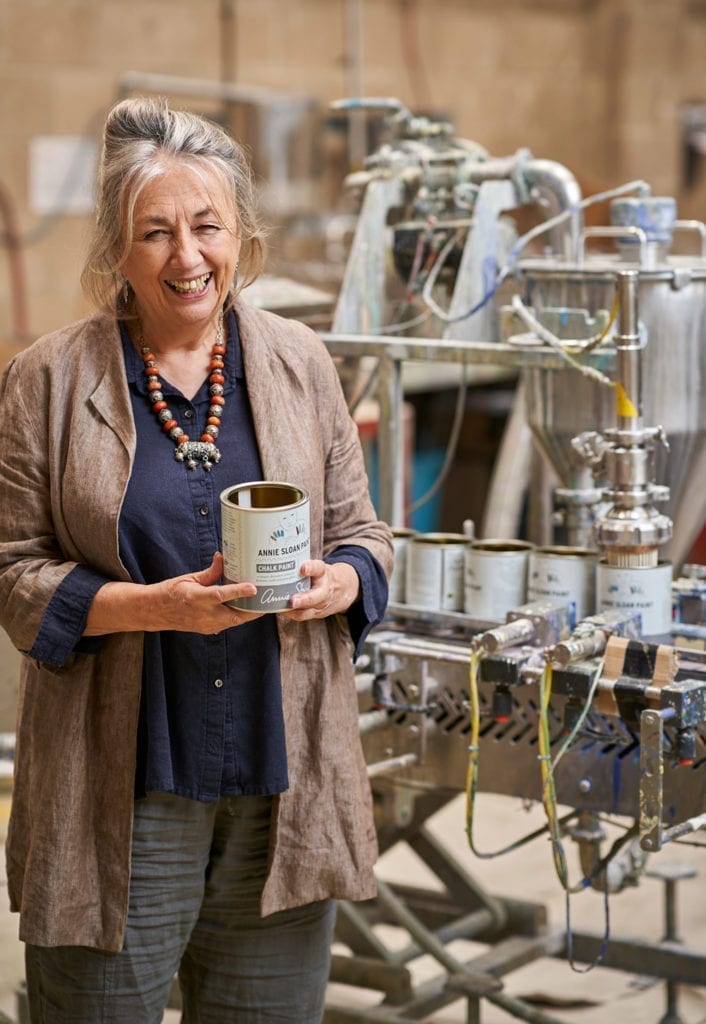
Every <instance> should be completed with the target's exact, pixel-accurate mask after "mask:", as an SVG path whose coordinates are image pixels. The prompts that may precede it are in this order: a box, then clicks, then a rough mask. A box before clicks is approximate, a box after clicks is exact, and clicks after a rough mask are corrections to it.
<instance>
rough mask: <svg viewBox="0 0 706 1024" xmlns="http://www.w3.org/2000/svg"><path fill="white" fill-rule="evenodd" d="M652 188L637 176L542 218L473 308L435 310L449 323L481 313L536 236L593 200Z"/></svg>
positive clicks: (509, 255)
mask: <svg viewBox="0 0 706 1024" xmlns="http://www.w3.org/2000/svg"><path fill="white" fill-rule="evenodd" d="M649 191H650V186H649V185H648V184H647V182H645V181H642V180H639V179H638V180H635V181H629V182H626V183H625V184H624V185H619V186H617V187H616V188H612V189H608V190H607V191H605V192H597V193H595V195H592V196H588V197H587V198H586V199H582V200H581V201H580V202H578V203H574V204H572V205H571V206H568V207H567V208H566V209H565V210H562V211H561V212H560V213H558V214H556V215H555V216H554V217H550V218H549V220H545V221H542V223H541V224H537V225H536V226H535V227H533V228H531V229H530V230H529V231H527V232H525V234H524V235H521V236H520V237H519V238H518V239H517V241H516V242H515V244H514V245H513V247H512V249H511V250H510V253H509V254H508V257H507V260H506V261H505V264H504V265H503V267H502V268H501V269H500V270H499V271H498V272H497V273H496V274H495V275H494V280H493V282H492V283H489V284H487V285H486V290H485V292H484V294H483V296H482V297H481V299H480V300H479V301H478V302H476V303H475V304H474V305H473V306H471V308H470V309H468V310H466V312H465V313H460V314H458V315H456V316H450V315H449V314H448V313H446V312H445V311H444V310H442V309H441V307H440V306H438V305H437V304H436V303H434V304H433V306H432V308H433V309H434V312H435V313H436V315H437V316H439V317H440V318H441V319H442V320H443V321H444V323H447V324H453V323H459V322H460V321H461V320H467V319H468V318H469V317H471V316H473V315H474V314H475V313H478V312H479V311H480V310H481V309H482V308H483V307H484V306H485V305H486V304H487V303H488V302H490V300H491V299H492V298H493V296H494V295H495V293H496V292H497V290H498V288H499V287H500V285H501V284H502V283H503V282H504V281H505V280H506V278H508V277H509V276H510V274H511V273H512V271H513V270H514V267H515V264H516V263H517V260H518V258H519V256H520V253H521V252H522V250H523V249H524V248H525V246H527V245H529V243H530V242H531V241H533V240H534V239H535V238H538V237H539V236H540V235H543V234H545V233H546V232H547V231H551V230H552V229H553V228H555V227H559V225H561V224H563V223H564V222H565V221H566V220H568V219H569V218H570V217H574V216H575V215H576V214H577V213H579V212H581V211H582V210H585V209H587V208H588V207H589V206H592V205H593V204H594V203H599V202H603V201H604V200H606V199H614V198H615V197H616V196H621V195H625V194H626V193H627V192H648V193H649ZM430 290H431V289H430V288H427V287H426V286H425V289H424V292H423V298H424V300H425V301H427V296H428V294H429V292H430Z"/></svg>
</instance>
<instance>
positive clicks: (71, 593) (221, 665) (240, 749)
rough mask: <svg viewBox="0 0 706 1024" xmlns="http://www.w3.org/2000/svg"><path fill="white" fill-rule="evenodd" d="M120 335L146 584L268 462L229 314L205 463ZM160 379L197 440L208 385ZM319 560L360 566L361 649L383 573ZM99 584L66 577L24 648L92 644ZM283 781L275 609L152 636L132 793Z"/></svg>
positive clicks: (126, 511) (126, 518) (277, 788)
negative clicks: (194, 458)
mask: <svg viewBox="0 0 706 1024" xmlns="http://www.w3.org/2000/svg"><path fill="white" fill-rule="evenodd" d="M121 335H122V341H123V349H124V355H125V365H126V371H127V379H128V385H129V389H130V396H131V400H132V409H133V415H134V418H135V426H136V433H137V448H136V453H135V463H134V467H133V472H132V475H131V478H130V481H129V483H128V488H127V492H126V495H125V500H124V504H123V507H122V510H121V516H120V526H119V531H120V535H119V541H120V556H121V558H122V560H123V563H124V564H125V567H126V569H127V570H128V572H129V573H130V576H131V578H132V579H133V580H134V581H135V582H137V583H147V584H149V583H154V582H158V581H160V580H164V579H168V578H170V577H173V576H179V575H182V574H183V573H187V572H193V571H195V570H196V569H200V568H205V567H206V566H207V565H209V564H210V562H211V559H212V557H213V553H214V552H215V551H217V550H221V549H222V545H221V532H220V508H219V494H220V492H221V491H222V490H223V489H224V488H225V487H230V486H233V485H235V484H238V483H243V482H245V481H247V480H259V479H262V467H261V463H260V457H259V452H258V448H257V443H256V439H255V431H254V426H253V421H252V413H251V410H250V403H249V401H248V396H247V391H246V388H245V380H244V372H243V364H242V356H241V351H240V344H239V339H238V332H237V322H236V319H235V316H234V314H233V313H232V312H231V313H230V314H229V317H228V345H227V350H226V359H225V362H226V369H225V377H226V383H225V385H224V398H225V400H226V404H225V407H224V412H223V418H222V426H221V430H220V434H219V438H218V442H217V443H218V448H219V450H220V452H221V461H220V462H219V463H218V464H216V465H214V467H213V469H212V470H211V472H210V473H208V472H205V471H204V470H203V469H202V468H201V467H199V468H198V469H196V470H194V471H190V470H188V469H187V468H186V466H185V465H184V464H183V463H179V462H177V461H176V460H175V458H174V443H173V442H172V441H171V440H170V439H169V438H168V437H167V435H166V434H164V433H163V432H162V430H161V428H160V425H159V423H158V422H157V418H156V416H155V415H154V413H153V412H152V410H151V408H150V403H149V401H148V398H147V389H146V382H145V375H144V366H143V363H142V360H141V358H140V356H139V355H138V353H137V352H136V351H135V349H134V347H133V345H132V343H131V341H130V339H129V336H128V334H127V331H126V330H125V328H124V325H121ZM161 380H162V384H163V391H164V395H165V398H166V400H167V402H168V405H169V408H170V409H171V411H172V413H173V415H174V418H175V419H177V420H178V422H179V424H180V426H182V427H183V429H184V430H185V431H186V433H188V434H189V435H190V436H191V437H192V438H198V437H199V436H200V435H201V433H203V428H204V426H205V421H206V416H207V410H208V406H209V404H210V396H209V392H208V382H207V381H204V383H203V385H202V387H201V388H200V390H199V392H198V393H197V394H196V395H195V396H194V398H193V399H192V400H191V401H189V400H188V399H186V398H185V397H184V396H183V395H182V394H181V393H180V392H179V391H178V390H177V389H176V388H174V387H172V386H171V385H170V384H169V383H168V381H167V380H166V379H165V378H164V377H162V378H161ZM326 560H327V561H329V562H334V561H346V562H348V563H349V564H351V565H353V567H354V568H355V569H356V571H357V573H358V575H359V577H360V581H361V598H360V599H359V600H358V601H357V602H355V604H354V605H353V606H352V607H351V608H350V609H349V611H348V613H347V617H348V623H349V628H350V630H351V636H352V638H353V641H354V644H355V647H356V651H358V650H359V649H360V647H361V646H362V642H363V640H364V638H365V635H366V634H367V632H368V630H369V629H370V628H371V626H373V625H374V624H375V623H376V622H379V621H380V620H381V618H382V615H383V613H384V608H385V603H386V600H387V583H386V580H385V576H384V573H383V571H382V568H381V566H380V564H379V563H378V562H377V560H376V559H375V558H374V557H373V556H372V555H371V554H370V552H368V551H367V550H366V549H365V548H362V547H358V546H354V545H350V546H347V547H341V548H337V549H336V551H335V552H333V553H332V554H331V555H330V556H329V557H328V558H327V559H326ZM105 582H106V580H105V579H104V578H103V577H101V576H100V575H99V574H96V573H93V572H92V571H91V570H89V569H85V568H83V567H78V568H77V569H75V570H74V571H73V572H72V573H71V574H70V575H69V576H68V577H67V578H66V580H64V582H63V583H62V584H61V585H60V587H59V588H58V590H57V592H56V594H55V596H54V598H53V599H52V601H51V602H50V605H49V607H48V609H47V613H46V615H45V617H44V621H43V623H42V628H41V630H40V634H39V636H38V637H37V640H36V642H35V644H34V646H33V648H32V651H31V652H30V653H31V654H32V656H33V657H37V658H40V660H50V661H51V660H56V661H58V662H59V663H60V661H61V660H62V659H61V657H60V654H61V650H60V649H61V648H65V647H66V644H67V643H68V642H69V641H70V643H71V646H70V647H68V650H69V651H70V650H71V649H77V650H84V651H90V650H92V649H95V647H96V645H97V644H98V643H100V640H96V638H87V639H83V640H81V639H80V634H81V632H82V630H83V628H84V627H85V617H86V615H87V613H88V607H89V606H90V602H91V600H92V598H93V596H94V594H95V592H96V591H97V590H98V589H99V587H100V586H102V585H103V583H105ZM76 630H78V632H76ZM43 655H49V657H46V656H43ZM65 656H66V652H64V657H65ZM286 788H287V759H286V747H285V736H284V723H283V715H282V701H281V681H280V669H279V641H278V634H277V627H276V620H275V617H274V616H273V615H266V616H263V617H262V618H259V619H256V620H255V621H253V622H249V623H245V624H243V625H241V626H238V627H237V628H236V629H230V630H226V631H224V632H222V633H220V634H219V635H218V636H202V635H200V634H197V633H188V632H179V631H174V632H166V631H165V632H161V633H146V634H145V653H144V665H143V682H142V700H141V708H140V720H139V727H138V763H137V776H136V792H137V794H138V795H141V794H143V793H145V792H147V791H152V790H157V791H161V792H169V793H176V794H179V795H181V796H186V797H190V798H192V799H197V800H205V801H210V800H215V799H217V798H218V797H219V796H220V795H238V794H273V793H278V792H281V791H283V790H284V789H286Z"/></svg>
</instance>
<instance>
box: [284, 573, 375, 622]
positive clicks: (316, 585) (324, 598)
mask: <svg viewBox="0 0 706 1024" xmlns="http://www.w3.org/2000/svg"><path fill="white" fill-rule="evenodd" d="M301 571H302V576H309V577H310V578H311V589H310V590H305V591H304V592H303V593H301V594H295V595H294V596H293V597H292V608H291V611H289V610H288V611H286V612H282V614H283V615H285V616H286V617H287V618H289V619H295V620H296V621H297V622H304V621H306V620H307V619H325V618H326V617H327V616H328V615H336V614H337V613H338V612H345V611H347V610H348V609H349V608H350V606H351V605H352V604H353V602H354V601H356V600H357V599H358V597H359V596H360V579H359V578H358V573H357V572H356V571H355V569H354V568H353V566H352V565H349V564H348V563H347V562H334V563H333V564H332V565H329V564H328V562H322V561H321V559H318V558H315V559H312V561H310V562H304V564H303V565H302V570H301Z"/></svg>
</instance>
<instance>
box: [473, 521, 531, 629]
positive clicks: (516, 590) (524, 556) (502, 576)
mask: <svg viewBox="0 0 706 1024" xmlns="http://www.w3.org/2000/svg"><path fill="white" fill-rule="evenodd" d="M531 551H532V545H531V544H530V543H528V542H527V541H522V540H480V541H475V542H474V543H473V544H471V545H470V546H469V547H468V548H467V550H466V564H465V585H464V611H465V612H466V614H467V615H471V616H473V618H476V619H480V620H481V621H484V622H504V621H505V618H506V616H507V613H508V612H509V611H512V610H513V609H514V608H519V607H520V606H521V605H523V604H525V601H526V595H527V564H528V559H529V554H530V552H531Z"/></svg>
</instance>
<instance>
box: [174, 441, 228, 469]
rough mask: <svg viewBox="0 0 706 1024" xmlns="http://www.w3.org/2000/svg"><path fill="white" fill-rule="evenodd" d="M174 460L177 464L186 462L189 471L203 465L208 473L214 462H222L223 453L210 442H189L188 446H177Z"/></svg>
mask: <svg viewBox="0 0 706 1024" xmlns="http://www.w3.org/2000/svg"><path fill="white" fill-rule="evenodd" d="M174 458H175V459H176V460H177V462H185V463H186V468H187V469H196V467H197V466H198V465H201V466H203V468H204V469H205V470H206V472H207V473H208V472H210V471H211V469H212V467H213V463H214V462H220V461H221V453H220V452H219V451H218V449H217V448H216V446H215V444H212V443H211V442H210V441H187V442H186V444H178V445H177V446H176V448H175V449H174Z"/></svg>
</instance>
